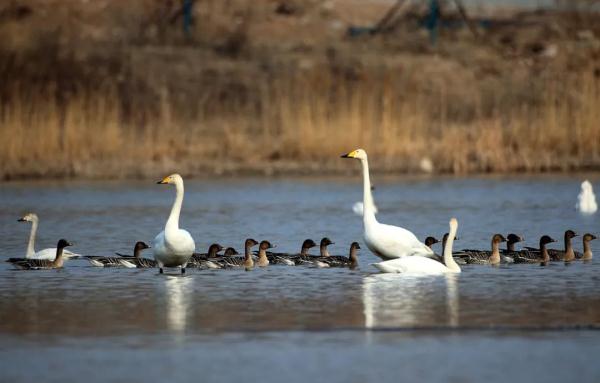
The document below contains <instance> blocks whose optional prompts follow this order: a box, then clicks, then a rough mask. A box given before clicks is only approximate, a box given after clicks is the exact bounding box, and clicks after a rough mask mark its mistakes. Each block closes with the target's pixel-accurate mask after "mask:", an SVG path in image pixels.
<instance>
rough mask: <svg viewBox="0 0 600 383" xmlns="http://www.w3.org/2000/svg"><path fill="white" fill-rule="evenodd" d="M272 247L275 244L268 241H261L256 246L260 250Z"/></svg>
mask: <svg viewBox="0 0 600 383" xmlns="http://www.w3.org/2000/svg"><path fill="white" fill-rule="evenodd" d="M274 247H275V246H273V245H271V242H269V241H261V242H260V245H259V247H258V248H259V249H260V250H267V249H272V248H274Z"/></svg>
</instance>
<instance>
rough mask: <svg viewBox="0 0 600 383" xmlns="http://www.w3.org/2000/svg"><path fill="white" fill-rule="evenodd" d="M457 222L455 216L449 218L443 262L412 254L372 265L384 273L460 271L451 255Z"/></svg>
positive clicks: (443, 272) (442, 272)
mask: <svg viewBox="0 0 600 383" xmlns="http://www.w3.org/2000/svg"><path fill="white" fill-rule="evenodd" d="M457 228H458V222H457V221H456V218H452V219H451V220H450V234H449V235H448V240H447V241H446V247H445V248H444V262H445V263H446V264H445V265H444V264H443V263H441V262H438V261H435V260H433V259H431V258H427V257H422V256H414V257H404V258H398V259H392V260H389V261H384V262H379V263H374V264H373V266H375V267H376V268H378V269H379V270H381V271H383V272H384V273H414V274H445V273H460V266H458V264H457V263H456V261H454V258H453V257H452V243H453V242H454V237H455V236H456V230H457Z"/></svg>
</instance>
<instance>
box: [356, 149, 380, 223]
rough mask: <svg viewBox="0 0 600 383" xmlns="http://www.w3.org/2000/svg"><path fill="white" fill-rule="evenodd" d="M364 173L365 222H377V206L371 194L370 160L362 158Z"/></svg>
mask: <svg viewBox="0 0 600 383" xmlns="http://www.w3.org/2000/svg"><path fill="white" fill-rule="evenodd" d="M360 162H361V164H362V171H363V221H364V222H365V223H366V222H367V221H375V222H377V219H376V218H375V209H374V206H375V204H374V203H373V194H371V178H370V176H369V160H368V159H367V158H362V159H361V160H360Z"/></svg>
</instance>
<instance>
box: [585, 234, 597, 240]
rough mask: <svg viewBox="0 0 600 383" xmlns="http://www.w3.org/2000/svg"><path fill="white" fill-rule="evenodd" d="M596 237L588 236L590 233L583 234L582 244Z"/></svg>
mask: <svg viewBox="0 0 600 383" xmlns="http://www.w3.org/2000/svg"><path fill="white" fill-rule="evenodd" d="M596 238H597V237H596V236H595V235H594V234H590V233H585V234H584V235H583V242H589V241H593V240H594V239H596Z"/></svg>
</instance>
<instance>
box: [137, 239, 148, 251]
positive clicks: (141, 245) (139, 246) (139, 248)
mask: <svg viewBox="0 0 600 383" xmlns="http://www.w3.org/2000/svg"><path fill="white" fill-rule="evenodd" d="M149 248H150V246H148V245H147V244H146V243H145V242H142V241H139V242H136V243H135V247H134V248H133V249H134V250H135V251H142V250H144V249H149Z"/></svg>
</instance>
